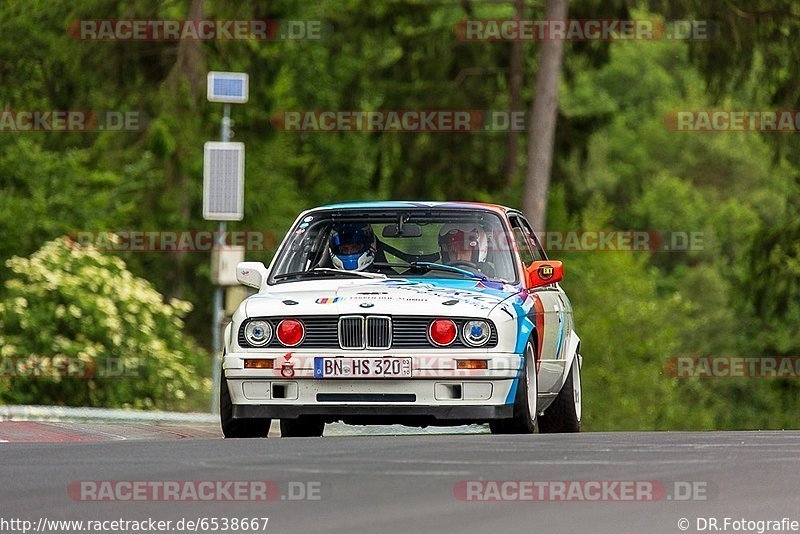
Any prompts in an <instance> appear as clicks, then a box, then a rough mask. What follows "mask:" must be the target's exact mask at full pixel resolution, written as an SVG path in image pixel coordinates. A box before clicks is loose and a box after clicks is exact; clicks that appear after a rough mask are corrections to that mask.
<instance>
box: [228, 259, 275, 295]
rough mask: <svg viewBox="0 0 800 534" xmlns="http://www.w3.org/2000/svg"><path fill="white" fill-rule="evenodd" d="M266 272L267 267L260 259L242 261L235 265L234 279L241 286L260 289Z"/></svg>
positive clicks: (265, 277)
mask: <svg viewBox="0 0 800 534" xmlns="http://www.w3.org/2000/svg"><path fill="white" fill-rule="evenodd" d="M267 274H268V273H267V268H266V267H264V264H263V263H261V262H260V261H243V262H241V263H239V264H238V265H237V266H236V280H237V281H238V282H239V283H240V284H242V285H243V286H249V287H254V288H256V289H261V285H262V284H263V283H264V282H265V281H266V279H267Z"/></svg>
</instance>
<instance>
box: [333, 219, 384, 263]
mask: <svg viewBox="0 0 800 534" xmlns="http://www.w3.org/2000/svg"><path fill="white" fill-rule="evenodd" d="M328 246H329V248H330V253H331V262H332V263H333V266H334V267H336V268H337V269H346V270H348V271H363V270H364V269H366V268H367V267H369V266H370V265H372V262H374V261H375V233H374V232H373V231H372V227H371V226H370V225H369V224H358V223H349V224H348V223H345V224H337V225H335V226H334V227H333V231H332V232H331V236H330V239H329V242H328Z"/></svg>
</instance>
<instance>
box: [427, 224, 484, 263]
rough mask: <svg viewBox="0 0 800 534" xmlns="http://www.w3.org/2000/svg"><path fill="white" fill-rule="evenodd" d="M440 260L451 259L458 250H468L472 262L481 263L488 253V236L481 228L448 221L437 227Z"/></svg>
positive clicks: (446, 260)
mask: <svg viewBox="0 0 800 534" xmlns="http://www.w3.org/2000/svg"><path fill="white" fill-rule="evenodd" d="M439 249H440V250H441V254H442V261H445V262H449V261H453V260H452V257H453V256H455V255H456V254H458V253H460V252H469V253H470V260H468V261H471V262H472V263H483V262H485V261H486V257H487V256H488V254H489V238H488V236H487V235H486V231H485V230H483V229H482V228H480V227H478V226H474V225H469V224H465V225H462V224H456V223H448V224H443V225H442V227H441V228H440V229H439Z"/></svg>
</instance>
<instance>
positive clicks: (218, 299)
mask: <svg viewBox="0 0 800 534" xmlns="http://www.w3.org/2000/svg"><path fill="white" fill-rule="evenodd" d="M219 136H220V140H221V141H222V142H223V143H227V142H228V141H230V138H231V105H230V104H225V107H224V108H223V114H222V124H221V125H220V132H219ZM226 227H227V225H226V223H225V221H220V222H219V226H218V227H217V239H216V246H217V247H220V246H222V245H224V244H225V230H226ZM222 291H223V289H222V286H219V285H218V286H217V287H216V288H215V289H214V304H213V306H214V309H213V310H212V312H213V313H212V320H211V322H212V326H211V328H212V332H211V345H212V352H213V354H214V362H213V367H212V374H211V376H212V385H211V413H214V414H217V413H219V386H220V383H221V381H222V379H223V377H222V369H221V366H222V351H223V340H222V319H223V314H224V312H225V310H224V309H223V306H224V304H223V294H222Z"/></svg>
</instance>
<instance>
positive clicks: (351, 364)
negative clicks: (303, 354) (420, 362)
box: [314, 358, 411, 378]
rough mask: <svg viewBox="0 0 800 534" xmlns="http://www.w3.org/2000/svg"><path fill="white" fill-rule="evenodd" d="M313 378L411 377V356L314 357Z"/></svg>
mask: <svg viewBox="0 0 800 534" xmlns="http://www.w3.org/2000/svg"><path fill="white" fill-rule="evenodd" d="M314 378H411V358H314Z"/></svg>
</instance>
